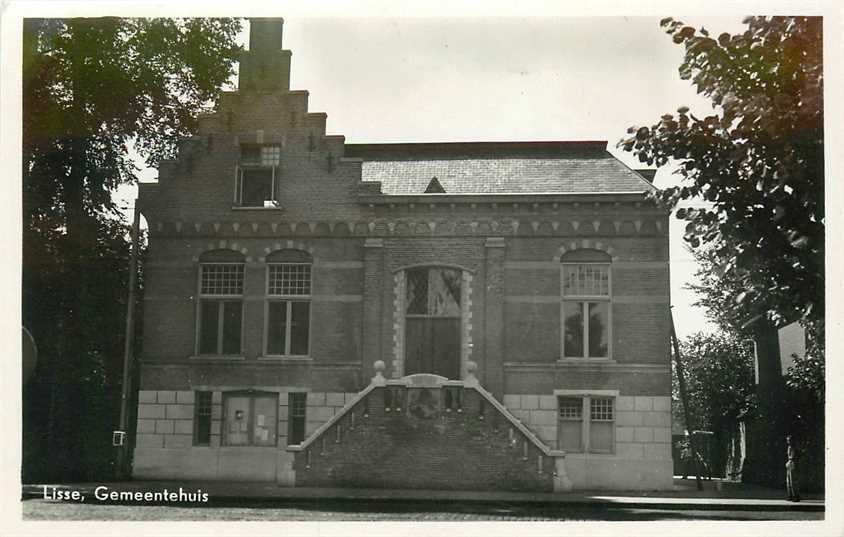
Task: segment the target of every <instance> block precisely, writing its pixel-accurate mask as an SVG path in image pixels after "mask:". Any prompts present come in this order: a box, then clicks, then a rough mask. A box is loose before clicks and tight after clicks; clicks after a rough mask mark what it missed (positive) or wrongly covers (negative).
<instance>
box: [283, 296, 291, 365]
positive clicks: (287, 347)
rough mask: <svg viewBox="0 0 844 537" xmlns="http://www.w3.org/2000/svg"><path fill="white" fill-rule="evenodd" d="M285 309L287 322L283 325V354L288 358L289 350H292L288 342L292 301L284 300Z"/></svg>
mask: <svg viewBox="0 0 844 537" xmlns="http://www.w3.org/2000/svg"><path fill="white" fill-rule="evenodd" d="M285 302H286V306H285V308H286V309H287V322H286V323H284V324H285V326H284V354H286V355H287V356H290V350H291V349H292V348H293V345H292V344H291V342H290V336H291V334H292V333H293V331H292V330H291V329H290V326H291V325H292V324H293V301H292V300H286V301H285Z"/></svg>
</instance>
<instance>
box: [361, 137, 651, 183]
mask: <svg viewBox="0 0 844 537" xmlns="http://www.w3.org/2000/svg"><path fill="white" fill-rule="evenodd" d="M345 156H346V157H353V158H361V159H362V160H363V163H362V178H363V180H364V181H370V182H375V181H377V182H380V183H381V191H382V192H383V193H384V194H388V195H405V194H423V193H425V190H426V189H427V188H428V185H429V184H430V183H431V180H432V179H433V178H434V177H436V178H437V181H438V182H439V184H440V185H442V187H443V189H444V190H445V193H446V194H534V193H555V194H570V193H603V192H627V193H629V192H648V191H652V190H654V186H653V185H651V184H650V182H648V181H647V180H646V179H645V178H643V177H642V176H641V175H640V174H639V173H637V172H635V171H633V170H631V169H630V168H628V167H627V166H625V165H624V164H622V163H621V162H620V161H619V160H618V159H616V158H615V157H614V156H612V155H611V154H610V153H609V152H608V151H607V150H606V142H487V143H483V142H479V143H442V144H347V145H346V155H345Z"/></svg>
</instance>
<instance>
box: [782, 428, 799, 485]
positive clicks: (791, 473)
mask: <svg viewBox="0 0 844 537" xmlns="http://www.w3.org/2000/svg"><path fill="white" fill-rule="evenodd" d="M785 445H786V451H787V453H786V456H787V460H786V462H785V486H786V489H787V491H788V501H790V502H799V501H800V484H799V482H798V480H797V449H796V448H795V447H794V443H793V441H792V439H791V435H788V436H786V437H785Z"/></svg>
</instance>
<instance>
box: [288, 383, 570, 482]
mask: <svg viewBox="0 0 844 537" xmlns="http://www.w3.org/2000/svg"><path fill="white" fill-rule="evenodd" d="M463 393H464V398H463V412H461V413H457V412H451V413H447V414H446V413H442V414H439V415H436V416H430V418H429V419H424V418H419V417H416V416H415V415H413V414H412V413H410V412H408V411H407V409H403V411H402V412H396V411H393V412H389V413H387V412H385V411H384V402H383V401H384V400H383V389H381V388H379V389H376V390H374V391H373V392H371V393H370V395H369V397H368V398H367V399H368V403H366V404H367V405H368V417H367V418H363V417H362V416H363V407H362V405H363V404H364V403H363V402H361V403H359V404H358V405H357V406H356V407H355V412H356V421H355V428H354V429H350V422H349V421H348V420H347V421H345V422H344V424H343V425H342V428H341V435H340V439H339V440H340V441H339V443H338V442H336V440H337V436H336V434H334V433H328V434H326V435H325V440H326V442H325V444H323V443H322V442H321V441H320V440H318V441H317V442H316V443H315V444H313V445H312V446H311V447H310V449H309V453H308V452H307V451H305V452H298V453H296V458H295V462H294V465H293V468H294V469H295V472H296V486H297V487H312V486H324V487H368V488H405V489H406V488H419V489H426V488H430V489H447V490H521V491H529V490H533V491H545V492H550V491H552V490H553V479H552V474H553V471H554V461H553V458H551V457H539V454H540V453H541V452H539V451H538V449H537V448H536V447H535V446H534V445H533V444H529V445H528V449H527V454H525V448H524V439H523V438H522V437H521V436H520V435H516V436H511V434H512V433H511V429H512V426H511V425H510V424H509V422H507V421H506V419H504V418H503V417H502V416H501V415H500V414H499V413H498V411H497V410H496V409H495V408H493V407H492V406H490V405H488V404H487V405H485V406H484V410H483V413H482V412H481V407H480V400H481V398H480V396H479V395H478V394H477V392H475V391H474V390H464V392H463ZM480 415H483V416H484V419H483V420H481V419H479V416H480ZM539 460H541V462H538V461H539ZM540 464H541V473H540V471H539V470H540Z"/></svg>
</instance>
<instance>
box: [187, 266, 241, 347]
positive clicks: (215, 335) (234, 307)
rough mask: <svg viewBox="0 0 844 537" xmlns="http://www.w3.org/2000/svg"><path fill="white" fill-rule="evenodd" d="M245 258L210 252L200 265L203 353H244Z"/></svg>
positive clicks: (200, 336)
mask: <svg viewBox="0 0 844 537" xmlns="http://www.w3.org/2000/svg"><path fill="white" fill-rule="evenodd" d="M243 267H244V264H243V256H242V255H241V254H240V253H238V252H234V251H230V250H215V251H213V252H206V253H205V254H203V256H202V258H200V266H199V308H198V309H199V312H198V323H197V324H198V335H197V340H198V342H197V347H198V351H199V354H229V355H231V354H240V335H241V324H242V323H241V320H242V316H243Z"/></svg>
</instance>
